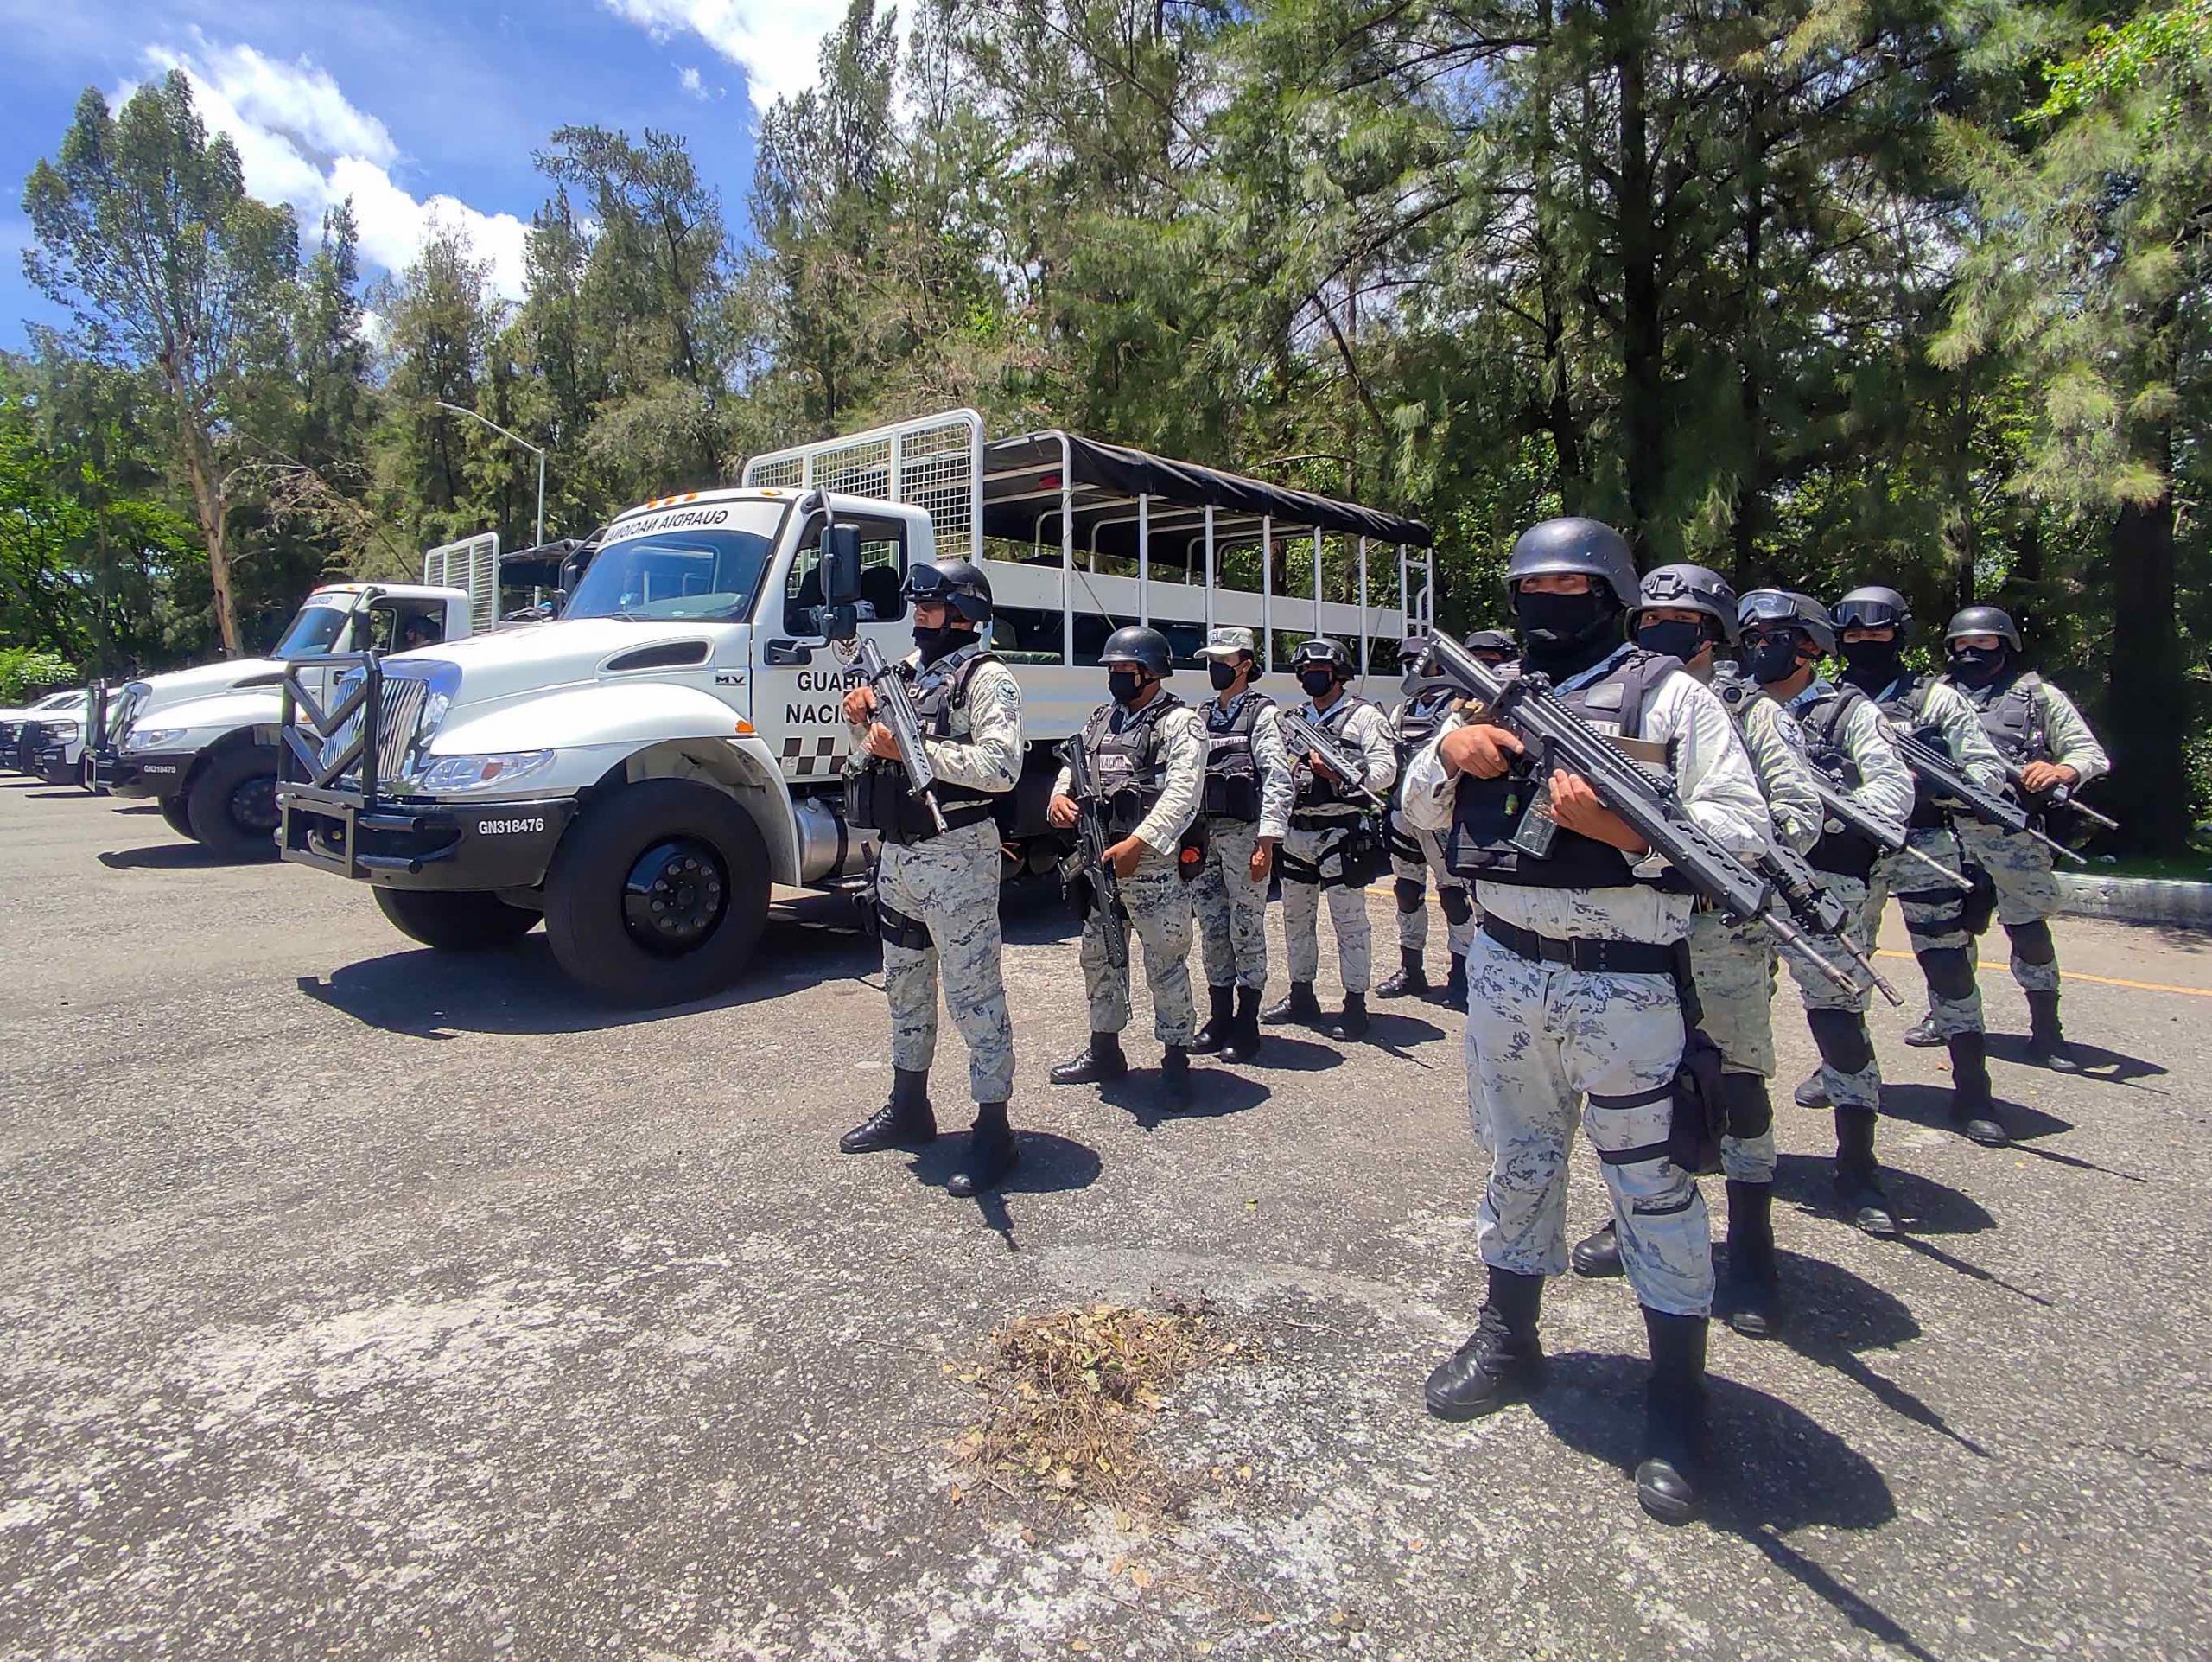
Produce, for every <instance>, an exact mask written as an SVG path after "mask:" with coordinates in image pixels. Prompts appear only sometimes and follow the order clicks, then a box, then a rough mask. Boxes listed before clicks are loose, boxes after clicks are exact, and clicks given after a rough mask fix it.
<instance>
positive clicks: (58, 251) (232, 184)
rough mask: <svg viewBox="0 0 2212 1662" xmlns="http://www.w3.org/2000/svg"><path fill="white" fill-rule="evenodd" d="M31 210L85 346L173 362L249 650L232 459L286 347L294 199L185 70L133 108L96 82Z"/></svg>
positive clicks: (178, 407)
mask: <svg viewBox="0 0 2212 1662" xmlns="http://www.w3.org/2000/svg"><path fill="white" fill-rule="evenodd" d="M23 211H24V212H25V213H27V214H28V215H29V218H30V222H31V228H32V231H33V233H34V234H35V237H36V239H37V241H38V246H37V247H36V248H35V249H32V250H30V251H29V252H26V253H25V255H24V257H23V266H24V270H25V271H26V272H27V273H28V274H29V277H30V279H31V281H32V282H33V283H35V284H36V285H37V287H38V288H39V289H40V290H41V291H43V292H44V293H45V294H46V295H48V296H49V297H50V298H52V299H53V300H54V302H56V303H58V304H60V305H62V306H64V307H66V308H67V309H69V311H70V312H71V313H72V315H73V316H74V317H75V318H76V320H77V325H78V341H79V345H80V347H82V348H83V349H84V350H86V352H88V353H92V354H93V355H95V356H99V357H102V358H105V359H110V360H116V361H121V362H126V363H130V364H135V365H140V366H146V367H148V368H150V369H152V370H153V371H155V372H156V374H157V375H158V376H159V378H160V384H161V385H162V389H163V391H164V392H165V393H166V395H167V398H168V404H169V411H170V417H171V419H172V421H173V423H174V431H173V433H172V435H171V442H172V443H173V445H174V446H175V455H176V457H177V460H178V462H179V463H180V464H181V470H182V472H183V473H184V474H185V476H186V478H187V480H188V481H189V485H190V489H191V497H192V503H193V506H194V512H195V513H196V515H197V517H198V519H199V522H200V537H201V539H202V541H203V542H204V543H205V544H206V547H207V569H208V574H209V576H210V579H211V580H212V583H213V590H214V605H215V614H216V621H217V625H218V627H219V630H220V633H221V636H222V642H223V648H224V650H225V651H226V652H229V653H236V652H238V650H239V618H238V603H237V599H236V595H235V594H234V591H233V585H232V570H231V542H230V528H229V525H228V520H229V517H230V512H231V508H232V502H233V498H234V491H233V487H232V485H231V484H230V482H229V481H228V479H227V477H226V465H225V464H226V452H227V451H228V450H229V449H230V448H231V440H232V436H233V431H234V430H233V420H234V417H235V416H236V414H237V412H238V408H239V406H240V404H241V403H242V402H243V400H244V397H245V390H246V387H247V384H248V383H249V382H250V381H251V378H252V376H253V373H254V372H255V370H256V369H257V367H260V366H264V365H265V364H267V363H268V362H269V361H270V359H271V357H272V356H273V355H275V353H277V350H278V348H279V343H280V341H281V334H282V324H283V315H284V305H285V302H286V300H287V298H288V297H289V283H290V282H291V278H292V274H293V271H294V267H295V265H296V261H297V258H298V247H297V236H296V227H295V226H294V224H293V220H292V215H291V211H290V210H289V208H283V207H270V206H268V205H267V204H266V203H264V202H260V201H256V200H254V198H252V197H251V196H250V195H248V194H246V190H245V181H244V179H243V176H242V175H241V173H240V170H239V163H238V150H237V149H236V148H235V147H234V146H233V145H232V143H231V142H230V140H229V139H228V138H226V137H215V138H213V139H210V138H209V137H207V130H206V128H205V127H204V126H203V125H202V124H201V122H200V117H199V113H198V112H197V111H195V110H194V107H193V102H192V89H191V86H190V84H189V83H188V81H187V80H186V79H185V77H184V74H183V73H182V72H181V71H179V70H172V71H171V72H170V73H168V76H167V77H166V78H164V79H163V80H162V81H160V82H159V83H155V84H149V85H147V86H141V87H140V88H139V89H138V90H137V92H134V93H132V94H131V96H130V99H129V100H128V101H127V102H126V103H125V104H124V106H123V110H122V112H121V114H120V115H117V114H115V113H113V112H111V111H110V110H109V108H108V105H107V102H106V100H105V99H103V98H102V97H101V96H100V94H99V92H97V91H96V90H92V89H87V90H86V92H85V94H84V96H83V97H82V98H81V99H79V100H78V103H77V111H76V116H75V118H74V119H73V122H72V123H71V124H70V128H69V131H68V132H67V134H66V135H65V136H64V137H63V139H62V143H61V150H60V157H59V160H58V161H55V162H40V163H39V164H38V165H37V166H36V167H35V169H32V171H31V175H30V179H29V183H28V184H27V185H26V187H25V188H24V192H23Z"/></svg>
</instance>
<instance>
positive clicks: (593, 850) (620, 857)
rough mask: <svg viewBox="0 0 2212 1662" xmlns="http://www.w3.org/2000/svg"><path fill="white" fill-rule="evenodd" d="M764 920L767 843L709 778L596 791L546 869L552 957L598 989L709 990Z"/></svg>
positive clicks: (648, 999) (621, 998)
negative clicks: (607, 793)
mask: <svg viewBox="0 0 2212 1662" xmlns="http://www.w3.org/2000/svg"><path fill="white" fill-rule="evenodd" d="M767 920H768V850H767V847H766V844H764V843H763V842H762V841H761V840H760V828H759V827H757V826H756V825H753V820H752V818H751V817H750V816H749V815H747V812H745V810H744V809H742V808H741V807H740V806H738V805H737V804H736V803H735V802H734V801H732V800H731V799H730V798H729V797H728V796H727V795H726V794H724V793H722V792H721V791H718V790H715V788H714V787H713V786H709V785H701V784H698V783H696V782H695V781H693V780H681V779H649V780H645V781H643V782H642V783H640V784H637V785H632V786H626V787H624V788H623V789H621V790H619V791H616V792H615V793H613V794H612V795H610V796H605V797H601V799H599V800H598V801H597V802H595V803H594V804H593V805H592V806H590V807H589V808H587V809H586V810H585V811H584V812H583V814H582V817H581V818H579V819H578V820H577V821H576V823H575V825H573V826H571V827H570V828H569V834H568V835H567V836H566V837H563V839H562V841H561V846H560V848H559V850H557V851H556V853H555V854H554V856H553V867H552V869H551V871H550V872H549V873H548V874H547V876H546V879H545V933H546V935H547V937H548V938H549V939H550V940H551V942H552V945H553V956H554V958H556V959H557V960H558V961H559V963H560V965H561V967H562V968H563V970H565V971H568V972H569V975H570V976H572V977H574V978H575V980H577V981H578V982H581V983H582V984H583V985H584V986H586V987H588V988H589V989H590V990H592V991H593V992H594V993H596V994H598V995H599V996H600V997H602V998H606V999H608V1000H611V1001H613V1002H614V1003H624V1004H643V1005H658V1004H681V1003H687V1002H689V1001H690V1000H691V999H694V998H704V997H707V996H708V995H709V994H710V993H715V992H719V991H721V989H723V988H724V987H726V986H728V984H730V983H731V982H732V981H734V980H735V979H736V978H737V976H738V972H739V971H741V970H743V969H744V967H745V964H746V960H747V958H751V957H752V956H753V946H754V945H755V943H757V942H758V941H759V940H760V930H761V927H762V926H763V925H764V924H766V922H767Z"/></svg>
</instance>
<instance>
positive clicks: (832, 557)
mask: <svg viewBox="0 0 2212 1662" xmlns="http://www.w3.org/2000/svg"><path fill="white" fill-rule="evenodd" d="M860 598H861V528H860V527H859V526H858V525H830V526H829V527H828V528H827V529H825V530H824V531H823V533H822V603H823V605H824V606H855V605H858V604H859V603H860Z"/></svg>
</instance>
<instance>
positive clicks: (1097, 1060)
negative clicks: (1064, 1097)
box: [1047, 1033, 1129, 1085]
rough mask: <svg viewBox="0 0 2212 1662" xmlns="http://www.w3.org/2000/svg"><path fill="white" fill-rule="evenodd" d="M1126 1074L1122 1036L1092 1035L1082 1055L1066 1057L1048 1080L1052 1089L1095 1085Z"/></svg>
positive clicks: (1126, 1064)
mask: <svg viewBox="0 0 2212 1662" xmlns="http://www.w3.org/2000/svg"><path fill="white" fill-rule="evenodd" d="M1128 1071H1129V1059H1128V1057H1127V1056H1124V1055H1123V1054H1122V1035H1120V1034H1118V1033H1094V1034H1092V1035H1090V1043H1089V1044H1088V1045H1086V1046H1084V1051H1083V1054H1081V1055H1080V1056H1071V1057H1069V1058H1068V1059H1067V1060H1065V1061H1064V1062H1062V1063H1061V1064H1060V1065H1059V1066H1058V1067H1055V1068H1054V1069H1053V1070H1052V1073H1050V1074H1049V1075H1047V1077H1048V1078H1050V1079H1051V1080H1052V1083H1053V1084H1055V1085H1095V1084H1096V1083H1097V1082H1098V1081H1100V1080H1101V1079H1120V1078H1122V1076H1123V1075H1125V1074H1126V1073H1128Z"/></svg>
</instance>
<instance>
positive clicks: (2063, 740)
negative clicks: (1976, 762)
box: [1906, 606, 2112, 1073]
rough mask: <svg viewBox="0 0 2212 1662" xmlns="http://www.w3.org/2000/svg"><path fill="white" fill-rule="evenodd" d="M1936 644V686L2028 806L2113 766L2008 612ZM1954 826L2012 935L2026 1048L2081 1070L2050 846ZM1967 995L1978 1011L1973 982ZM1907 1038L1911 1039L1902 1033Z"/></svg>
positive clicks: (1963, 621) (1956, 625)
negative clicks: (2057, 936)
mask: <svg viewBox="0 0 2212 1662" xmlns="http://www.w3.org/2000/svg"><path fill="white" fill-rule="evenodd" d="M1943 646H1944V651H1945V653H1946V654H1947V655H1948V659H1949V668H1948V672H1947V673H1946V674H1945V676H1944V678H1943V685H1946V686H1949V687H1955V688H1956V689H1957V690H1958V691H1959V692H1960V693H1961V695H1962V696H1963V697H1965V699H1966V700H1967V703H1968V704H1971V705H1972V706H1973V707H1974V712H1975V714H1976V715H1977V716H1979V717H1980V722H1981V725H1982V728H1983V730H1984V731H1985V732H1986V734H1987V735H1988V736H1989V739H1990V742H1991V744H1992V745H1993V748H1995V750H1996V752H1997V754H1998V755H1999V759H2000V760H2001V761H2002V762H2003V763H2004V764H2005V766H2006V768H2007V777H2008V778H2017V783H2016V785H2015V786H2014V790H2015V793H2016V794H2017V795H2018V796H2019V797H2020V798H2021V799H2023V800H2024V801H2025V802H2026V803H2027V804H2028V806H2030V807H2031V808H2035V809H2037V810H2045V809H2050V808H2055V807H2056V806H2059V805H2060V804H2061V803H2063V802H2064V801H2065V800H2066V799H2069V797H2071V796H2072V794H2073V793H2075V792H2076V791H2078V790H2080V789H2081V788H2082V786H2084V785H2087V784H2088V782H2089V781H2090V780H2093V779H2096V778H2098V777H2099V776H2100V775H2101V774H2105V773H2107V772H2109V771H2110V770H2111V767H2112V759H2111V758H2110V757H2109V756H2107V755H2105V750H2104V747H2103V746H2102V745H2101V744H2099V743H2098V742H2097V735H2095V734H2094V733H2092V732H2091V731H2090V730H2089V724H2088V723H2087V722H2085V721H2083V720H2082V712H2081V711H2080V710H2076V709H2075V707H2074V701H2073V700H2072V699H2070V698H2069V697H2067V696H2066V695H2065V694H2064V693H2063V692H2061V691H2059V690H2058V689H2057V688H2056V687H2055V686H2053V685H2051V684H2050V682H2048V681H2046V680H2044V678H2043V677H2041V676H2040V675H2037V673H2036V672H2034V671H2033V670H2031V669H2029V668H2028V667H2027V666H2026V665H2024V664H2022V663H2021V661H2020V631H2019V628H2018V625H2016V624H2015V623H2014V622H2013V621H2012V619H2011V618H2010V617H2008V616H2007V615H2006V614H2005V613H2003V612H2001V611H1999V610H1998V608H1996V607H1994V606H1969V607H1967V608H1966V609H1965V610H1963V611H1961V612H1960V613H1959V614H1958V615H1957V616H1955V617H1954V618H1953V619H1952V620H1951V626H1950V627H1949V628H1948V629H1946V630H1945V631H1944V632H1943ZM1957 831H1958V835H1959V839H1960V841H1961V843H1963V844H1965V847H1966V854H1967V859H1968V860H1969V861H1970V862H1971V863H1973V864H1974V865H1975V866H1976V867H1978V868H1980V869H1981V870H1982V871H1984V872H1986V873H1987V874H1988V878H1989V881H1990V882H1991V883H1993V885H1994V886H1995V888H1996V891H1997V901H1996V905H1997V920H1998V921H1999V923H2001V924H2003V925H2004V926H2005V934H2006V935H2008V936H2009V937H2011V939H2012V979H2013V980H2015V981H2017V982H2018V983H2019V984H2020V990H2021V991H2023V992H2024V993H2025V994H2026V995H2027V998H2028V1050H2029V1054H2031V1055H2032V1056H2034V1057H2035V1058H2036V1059H2037V1060H2039V1061H2041V1062H2042V1063H2043V1064H2044V1067H2049V1068H2051V1069H2053V1070H2054V1071H2056V1072H2057V1073H2078V1072H2079V1071H2080V1068H2081V1064H2080V1063H2079V1062H2077V1061H2075V1059H2074V1054H2073V1052H2072V1051H2071V1050H2070V1049H2069V1048H2068V1046H2067V1043H2066V1035H2065V1033H2064V1031H2063V1029H2062V1028H2060V1026H2059V1022H2058V947H2057V945H2056V942H2054V941H2053V940H2052V939H2051V938H2050V918H2051V914H2053V913H2055V912H2056V911H2057V910H2058V884H2057V881H2056V879H2055V878H2054V877H2053V876H2052V875H2051V869H2050V850H2049V849H2048V848H2046V847H2044V844H2042V843H2040V842H2038V841H2037V839H2036V838H2034V837H2030V836H2028V835H2027V834H2026V833H2025V832H2018V833H2007V832H2005V831H2000V830H1999V829H1998V828H1997V827H1996V826H1994V825H1982V824H1980V822H1979V821H1967V822H1961V824H1960V825H1958V827H1957ZM1982 923H1983V926H1984V927H1986V923H1987V914H1986V912H1985V913H1984V914H1983V919H1982ZM1974 933H1980V931H1979V929H1977V930H1976V931H1975V932H1974ZM1967 950H1968V952H1972V950H1973V948H1972V945H1971V939H1969V945H1968V948H1967ZM1974 1003H1975V1008H1976V1013H1977V1015H1978V1014H1979V1011H1980V990H1979V989H1978V988H1977V989H1976V990H1975V994H1974ZM1929 1019H1930V1020H1931V1021H1933V1020H1934V1019H1935V1017H1934V1016H1933V1014H1932V1013H1931V1015H1930V1017H1929ZM1906 1042H1907V1043H1912V1042H1915V1041H1914V1040H1913V1039H1912V1037H1911V1036H1910V1035H1907V1039H1906Z"/></svg>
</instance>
